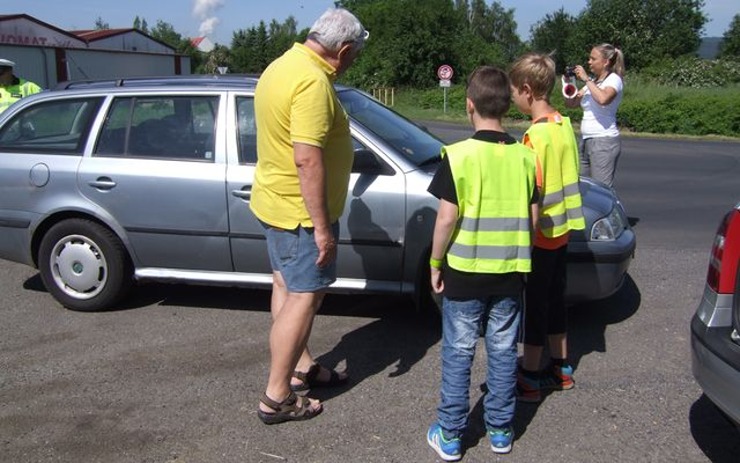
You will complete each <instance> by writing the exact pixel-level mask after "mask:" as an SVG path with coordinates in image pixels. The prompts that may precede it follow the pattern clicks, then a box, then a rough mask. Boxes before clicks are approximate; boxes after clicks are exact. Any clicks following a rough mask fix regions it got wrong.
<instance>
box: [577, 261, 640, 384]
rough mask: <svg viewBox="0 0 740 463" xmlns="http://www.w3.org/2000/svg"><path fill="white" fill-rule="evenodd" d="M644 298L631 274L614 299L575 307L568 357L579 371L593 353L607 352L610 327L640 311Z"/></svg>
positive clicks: (610, 298) (612, 297)
mask: <svg viewBox="0 0 740 463" xmlns="http://www.w3.org/2000/svg"><path fill="white" fill-rule="evenodd" d="M641 301H642V296H641V294H640V289H639V288H638V287H637V284H636V283H635V281H634V280H633V279H632V277H631V276H630V275H629V274H627V277H626V279H625V281H624V284H623V285H622V287H621V288H620V289H619V291H617V292H616V293H615V294H613V295H612V296H611V297H609V298H606V299H603V300H600V301H593V302H588V303H585V304H579V305H576V306H573V307H571V310H570V312H569V320H568V358H569V360H570V362H571V364H572V365H573V368H574V369H575V370H577V369H578V364H579V363H580V361H581V358H582V357H583V356H585V355H588V354H590V353H591V352H606V339H605V333H606V328H607V326H609V325H614V324H617V323H620V322H622V321H624V320H626V319H628V318H630V317H631V316H632V315H634V314H635V313H636V312H637V309H639V308H640V303H641Z"/></svg>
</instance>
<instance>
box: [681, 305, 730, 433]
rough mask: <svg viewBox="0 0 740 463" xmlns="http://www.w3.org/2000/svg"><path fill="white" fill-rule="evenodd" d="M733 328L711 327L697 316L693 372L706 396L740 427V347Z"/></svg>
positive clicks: (693, 319)
mask: <svg viewBox="0 0 740 463" xmlns="http://www.w3.org/2000/svg"><path fill="white" fill-rule="evenodd" d="M731 331H732V327H729V326H723V327H716V328H710V327H708V326H706V325H705V324H704V323H703V322H702V321H701V319H699V317H698V316H696V315H694V317H693V318H692V319H691V371H692V373H693V374H694V378H695V379H696V382H697V383H699V386H701V388H702V390H703V391H704V393H705V394H706V395H707V397H709V399H710V400H711V401H712V402H714V404H715V405H717V407H719V409H720V410H722V411H723V412H724V413H725V414H726V415H727V416H729V417H730V418H731V419H732V420H733V421H735V423H738V424H739V425H740V392H739V391H740V346H739V345H737V344H736V343H734V342H733V341H732V339H731V338H730V333H731Z"/></svg>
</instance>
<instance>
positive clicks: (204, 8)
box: [0, 0, 740, 46]
mask: <svg viewBox="0 0 740 463" xmlns="http://www.w3.org/2000/svg"><path fill="white" fill-rule="evenodd" d="M420 1H422V0H420ZM3 3H4V4H5V5H4V6H2V7H0V14H20V13H25V14H28V15H30V16H33V17H35V18H36V19H39V20H41V21H43V22H45V23H49V24H51V25H53V26H56V27H58V28H60V29H64V30H75V29H92V28H94V27H95V21H96V20H97V19H98V18H101V19H102V20H103V22H105V23H108V25H109V26H110V27H111V28H126V27H131V26H132V25H133V21H134V18H135V17H136V16H139V17H140V18H144V19H146V21H147V24H148V25H149V26H150V27H153V26H154V25H156V23H157V21H158V20H162V21H165V22H167V23H169V24H171V25H172V26H173V27H174V29H175V31H176V32H178V33H179V34H181V35H182V36H184V37H199V36H202V35H206V36H208V37H209V38H210V39H211V40H212V41H213V42H216V43H220V44H222V45H226V46H228V45H230V43H231V38H232V36H233V33H234V32H235V31H237V30H240V29H249V28H250V27H252V26H256V25H257V24H259V22H260V21H261V20H262V21H265V23H267V24H269V23H270V22H271V21H272V20H273V19H275V20H277V21H278V22H281V23H282V22H283V21H285V19H287V18H288V16H291V15H292V16H293V17H294V18H295V19H296V21H297V22H298V29H299V30H300V29H303V28H304V27H310V26H311V24H313V22H314V20H315V19H316V18H318V17H319V16H320V15H321V13H323V12H324V11H325V10H326V9H327V8H330V7H333V6H334V1H333V0H63V1H55V0H24V1H22V2H14V3H15V5H16V6H14V7H12V8H11V9H8V4H9V3H10V1H7V2H5V1H4V2H3ZM499 3H500V4H501V5H502V6H503V7H504V8H505V9H510V8H514V10H515V11H514V20H515V21H516V22H517V26H518V29H517V32H518V33H519V37H521V39H522V40H527V39H528V38H529V29H530V26H532V25H533V24H534V23H536V22H537V21H539V20H541V19H542V18H544V17H545V15H547V14H551V13H553V12H555V11H557V10H559V9H560V8H561V7H563V8H564V9H565V11H566V12H568V13H570V14H572V15H574V16H575V15H577V14H578V13H580V12H581V11H582V10H583V8H585V6H586V3H587V1H586V0H562V1H557V0H499ZM738 13H740V2H738V1H737V0H705V2H704V14H705V15H706V16H707V17H708V18H709V21H708V22H707V24H705V26H704V35H705V36H707V37H721V36H722V34H724V32H725V31H726V30H727V28H728V27H729V24H730V21H731V20H732V17H733V16H734V15H736V14H738ZM370 32H371V33H372V31H370Z"/></svg>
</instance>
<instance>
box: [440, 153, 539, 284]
mask: <svg viewBox="0 0 740 463" xmlns="http://www.w3.org/2000/svg"><path fill="white" fill-rule="evenodd" d="M445 151H446V154H447V155H448V156H449V161H450V169H451V171H452V177H453V180H454V182H455V191H456V193H457V198H458V214H459V219H458V224H457V228H456V230H455V233H454V234H453V237H452V243H451V244H450V248H449V250H448V252H447V263H448V265H449V266H450V267H452V268H454V269H456V270H459V271H463V272H471V273H509V272H529V271H531V268H532V264H531V244H532V243H531V218H530V201H531V199H532V192H533V189H534V188H535V177H534V174H535V170H534V169H535V167H534V165H535V158H534V153H533V152H532V151H531V150H530V149H528V148H526V147H524V146H523V145H521V144H518V143H517V144H511V145H503V144H494V143H489V142H484V141H479V140H473V139H470V140H465V141H462V142H459V143H455V144H454V145H451V146H447V147H445ZM444 154H445V153H443V155H444ZM489 173H490V174H489ZM502 173H505V174H502ZM481 198H484V199H483V200H481Z"/></svg>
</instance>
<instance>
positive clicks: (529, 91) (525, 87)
mask: <svg viewBox="0 0 740 463" xmlns="http://www.w3.org/2000/svg"><path fill="white" fill-rule="evenodd" d="M519 93H523V94H525V95H527V96H528V97H530V96H532V87H530V86H529V84H524V85H522V88H521V90H520V91H519Z"/></svg>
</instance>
